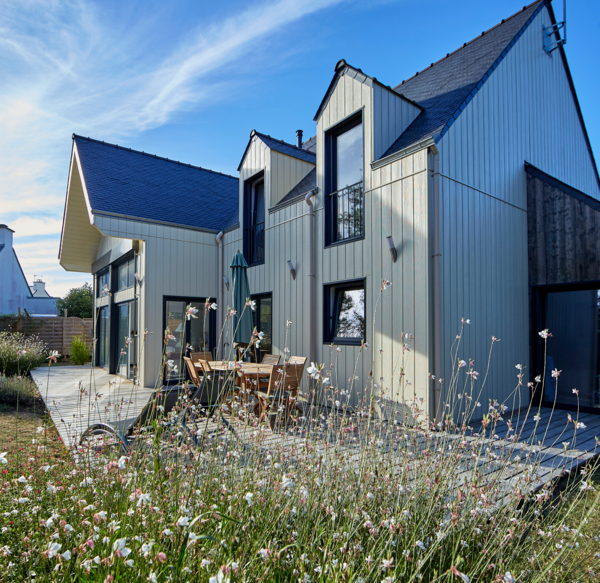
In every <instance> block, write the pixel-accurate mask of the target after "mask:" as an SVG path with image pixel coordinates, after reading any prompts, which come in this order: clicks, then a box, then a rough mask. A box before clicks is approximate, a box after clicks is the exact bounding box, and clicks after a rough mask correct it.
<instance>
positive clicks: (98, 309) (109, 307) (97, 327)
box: [94, 303, 112, 372]
mask: <svg viewBox="0 0 600 583" xmlns="http://www.w3.org/2000/svg"><path fill="white" fill-rule="evenodd" d="M104 309H106V310H107V311H108V318H107V320H108V334H107V336H108V354H107V357H108V362H107V363H106V366H100V364H99V363H100V321H101V320H100V312H101V311H102V310H104ZM111 312H112V304H110V303H109V304H108V305H106V306H97V307H96V309H95V313H96V318H94V320H95V322H94V326H95V332H94V338H95V339H96V349H95V351H94V366H99V367H100V368H102V369H104V370H106V371H109V372H110V364H111V354H110V345H111V341H112V338H111V330H112V326H111Z"/></svg>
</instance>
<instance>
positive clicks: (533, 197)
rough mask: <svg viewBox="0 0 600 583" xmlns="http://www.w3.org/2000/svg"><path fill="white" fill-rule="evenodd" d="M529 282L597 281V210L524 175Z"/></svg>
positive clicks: (599, 217) (599, 276) (599, 274)
mask: <svg viewBox="0 0 600 583" xmlns="http://www.w3.org/2000/svg"><path fill="white" fill-rule="evenodd" d="M527 214H528V221H527V223H528V224H527V230H528V249H529V284H530V285H548V284H563V283H583V282H586V281H596V280H600V262H599V261H598V244H599V243H598V240H599V237H598V235H599V234H600V211H598V210H596V209H594V208H592V207H591V206H590V205H588V204H586V203H585V202H584V201H582V200H579V199H577V198H575V197H574V196H572V195H571V194H569V193H568V192H565V190H562V189H561V188H560V186H558V185H551V184H548V183H547V182H545V181H544V180H542V179H541V178H539V177H537V176H534V175H532V174H530V173H528V175H527Z"/></svg>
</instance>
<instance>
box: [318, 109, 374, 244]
mask: <svg viewBox="0 0 600 583" xmlns="http://www.w3.org/2000/svg"><path fill="white" fill-rule="evenodd" d="M325 145H326V150H325V165H326V168H325V183H326V199H325V223H326V232H325V242H326V244H328V245H331V244H333V243H338V242H344V241H351V240H353V239H359V238H362V237H364V234H365V220H364V214H365V211H364V190H363V168H364V157H363V124H362V114H358V115H356V116H353V117H352V118H351V119H349V120H347V121H345V122H343V123H341V124H340V125H338V126H336V127H335V128H333V129H332V130H329V131H328V132H327V134H326V136H325Z"/></svg>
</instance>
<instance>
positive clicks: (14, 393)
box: [0, 375, 37, 405]
mask: <svg viewBox="0 0 600 583" xmlns="http://www.w3.org/2000/svg"><path fill="white" fill-rule="evenodd" d="M36 394H37V387H36V386H35V383H34V382H33V380H32V379H31V377H25V376H11V377H5V376H4V375H0V403H3V404H5V405H16V404H17V402H18V403H19V404H20V405H33V403H34V401H35V397H36Z"/></svg>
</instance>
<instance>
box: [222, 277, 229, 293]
mask: <svg viewBox="0 0 600 583" xmlns="http://www.w3.org/2000/svg"><path fill="white" fill-rule="evenodd" d="M223 283H224V284H225V287H226V288H227V291H229V280H228V279H227V276H226V275H224V276H223Z"/></svg>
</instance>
